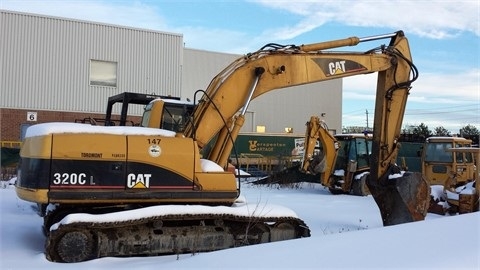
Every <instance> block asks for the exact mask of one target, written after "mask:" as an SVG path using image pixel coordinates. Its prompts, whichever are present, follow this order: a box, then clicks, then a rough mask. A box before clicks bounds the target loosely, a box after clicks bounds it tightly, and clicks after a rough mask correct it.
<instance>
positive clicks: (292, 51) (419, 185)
mask: <svg viewBox="0 0 480 270" xmlns="http://www.w3.org/2000/svg"><path fill="white" fill-rule="evenodd" d="M379 39H390V43H389V44H388V45H387V46H384V45H382V46H380V47H378V48H376V49H372V50H370V51H367V52H362V53H359V52H335V51H330V49H334V48H339V47H345V46H355V45H357V44H358V43H360V42H366V41H373V40H379ZM373 72H377V73H378V80H377V90H376V102H375V103H376V105H375V117H374V134H373V145H372V155H371V166H372V168H371V172H370V176H369V180H368V183H367V185H368V187H369V189H370V192H371V193H372V195H373V196H374V198H375V201H376V203H377V205H378V206H379V208H380V212H381V214H382V218H383V221H384V225H393V224H399V223H404V222H410V221H415V220H423V218H424V217H425V215H426V213H427V209H428V201H429V186H428V184H427V183H426V181H425V180H424V179H423V178H422V177H421V175H420V174H415V173H406V174H405V175H403V176H402V177H398V175H396V174H397V173H400V170H399V168H398V167H397V166H396V165H395V159H396V156H397V152H398V148H399V146H400V145H399V143H398V138H399V136H400V131H401V124H402V121H403V115H404V112H405V107H406V102H407V97H408V95H409V92H410V88H411V83H412V82H414V81H415V80H416V79H417V77H418V71H417V68H416V67H415V65H414V64H413V62H412V57H411V54H410V48H409V45H408V40H407V38H406V37H405V35H404V33H403V32H402V31H398V32H395V33H392V34H386V35H379V36H372V37H366V38H357V37H351V38H346V39H341V40H334V41H328V42H322V43H316V44H310V45H302V46H293V45H291V46H279V45H275V44H269V46H268V45H267V46H265V47H263V48H262V49H260V50H259V51H257V52H254V53H251V54H247V55H245V56H243V57H241V58H239V59H237V60H236V61H234V62H233V63H232V64H230V65H229V66H228V67H227V68H225V69H224V70H223V71H222V72H220V73H219V74H218V75H217V76H216V77H215V78H214V79H213V80H212V82H211V83H210V85H209V86H208V88H207V90H206V91H205V92H204V94H203V97H202V98H201V100H200V101H199V104H198V105H197V107H196V108H195V110H194V114H193V121H191V122H190V124H189V125H187V127H186V131H185V135H186V136H187V137H192V138H194V139H195V140H196V141H197V143H198V145H199V147H200V148H202V147H203V146H205V145H206V144H207V143H208V142H209V141H210V140H212V138H213V137H214V136H215V135H217V134H219V135H218V137H217V138H216V140H217V142H216V143H215V144H214V146H213V150H212V152H211V155H210V156H209V159H210V160H213V161H215V162H216V163H218V164H219V165H220V166H222V167H226V165H227V159H228V156H229V155H230V152H231V150H232V146H233V142H234V141H235V139H236V136H237V135H238V133H239V132H240V128H241V126H242V125H243V122H244V121H245V120H244V113H245V112H246V109H247V107H248V105H249V103H250V101H251V100H252V99H254V98H256V97H258V96H260V95H263V94H265V93H267V92H269V91H272V90H276V89H279V88H285V87H290V86H296V85H302V84H307V83H314V82H320V81H325V80H331V79H338V78H344V77H350V76H355V75H361V74H367V73H373ZM237 112H240V113H238V114H237ZM212 153H213V154H212ZM390 175H396V176H394V177H396V178H394V177H392V176H390ZM393 179H395V180H393Z"/></svg>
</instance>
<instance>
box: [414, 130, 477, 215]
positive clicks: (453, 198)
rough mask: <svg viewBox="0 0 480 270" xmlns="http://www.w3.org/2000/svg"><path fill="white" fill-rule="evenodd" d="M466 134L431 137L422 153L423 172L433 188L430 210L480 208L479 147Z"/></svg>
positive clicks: (470, 209)
mask: <svg viewBox="0 0 480 270" xmlns="http://www.w3.org/2000/svg"><path fill="white" fill-rule="evenodd" d="M471 144H472V141H471V140H469V139H465V138H462V137H429V138H427V139H426V141H425V143H424V145H423V149H422V154H421V162H422V173H423V175H424V176H425V178H426V180H427V181H428V182H429V184H430V186H431V188H432V192H431V194H432V200H431V205H430V208H429V212H432V213H437V214H445V213H446V212H448V213H451V214H452V213H469V212H473V211H478V199H479V192H478V185H477V184H476V181H477V180H478V170H479V169H478V168H479V166H478V161H479V160H478V159H479V156H478V155H479V148H478V147H477V148H475V147H472V146H471ZM475 162H477V164H475Z"/></svg>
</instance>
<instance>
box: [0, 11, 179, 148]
mask: <svg viewBox="0 0 480 270" xmlns="http://www.w3.org/2000/svg"><path fill="white" fill-rule="evenodd" d="M0 37H1V38H0V59H1V61H0V63H1V68H0V78H1V79H0V109H2V110H1V111H0V112H1V113H2V115H0V120H1V132H0V140H1V141H5V140H16V139H18V138H19V136H20V129H19V127H20V126H21V125H23V124H33V123H35V121H30V122H27V121H26V115H25V114H26V112H25V111H23V110H28V111H30V112H38V116H39V119H38V122H41V121H43V120H44V119H42V118H41V116H43V114H44V111H52V112H54V113H53V114H54V115H56V116H57V117H54V118H52V119H58V120H59V121H63V119H71V118H72V117H70V116H68V115H69V114H70V113H78V114H83V113H85V114H104V113H105V106H106V104H107V100H108V97H109V96H112V95H115V94H118V93H122V92H125V91H129V92H140V93H155V94H159V95H172V96H180V95H181V90H182V89H181V83H182V82H181V77H182V59H183V37H182V35H181V34H172V33H165V32H158V31H152V30H143V29H136V28H127V27H121V26H115V25H107V24H100V23H95V22H86V21H79V20H71V19H63V18H57V17H49V16H43V15H34V14H27V13H19V12H11V11H5V10H0ZM91 60H100V61H109V62H114V63H116V65H117V69H116V78H117V85H116V87H108V86H94V85H90V68H91V66H90V63H91ZM5 109H13V110H17V111H14V112H12V111H10V110H8V112H7V111H6V110H5ZM115 112H117V111H115ZM133 112H134V113H135V114H137V115H140V114H141V108H138V109H137V110H135V111H133ZM7 113H8V115H3V114H7ZM63 114H65V115H63ZM47 119H50V118H47ZM12 129H13V130H12ZM15 130H16V131H15Z"/></svg>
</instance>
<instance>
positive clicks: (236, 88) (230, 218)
mask: <svg viewBox="0 0 480 270" xmlns="http://www.w3.org/2000/svg"><path fill="white" fill-rule="evenodd" d="M381 39H389V40H390V42H389V44H388V45H381V46H379V47H377V48H374V49H372V50H369V51H366V52H335V51H330V49H334V48H341V47H347V46H355V45H357V44H359V43H361V42H367V41H375V40H381ZM372 72H378V83H377V93H376V96H377V99H376V107H375V120H374V134H373V146H372V163H371V164H372V165H373V166H372V167H371V173H370V176H369V179H368V183H367V184H368V187H369V190H370V192H371V193H372V195H373V197H374V199H375V201H376V203H377V205H378V207H379V209H380V212H381V215H382V219H383V223H384V225H393V224H400V223H404V222H411V221H417V220H422V219H424V216H425V214H426V208H427V207H426V206H427V205H428V200H429V188H428V185H426V183H425V181H424V180H423V179H422V178H421V177H420V176H418V175H414V174H410V175H405V174H404V175H399V174H397V172H398V171H397V167H396V166H395V165H394V162H393V161H394V159H395V157H396V153H397V150H398V149H397V146H398V145H397V138H398V136H399V132H400V126H401V123H402V119H403V114H404V109H405V105H406V101H407V96H408V94H409V91H410V88H411V83H412V82H413V81H415V79H416V78H417V69H416V67H415V66H414V65H413V63H412V60H411V55H410V50H409V46H408V41H407V38H406V37H405V36H404V33H403V32H402V31H398V32H395V33H391V34H386V35H379V36H372V37H366V38H357V37H350V38H346V39H340V40H333V41H327V42H321V43H315V44H309V45H301V46H295V45H288V46H281V45H278V44H268V45H266V46H264V47H263V48H261V49H260V50H258V51H256V52H254V53H250V54H247V55H245V56H242V57H240V58H238V59H237V60H235V61H234V62H232V63H231V64H230V65H229V66H227V67H226V68H225V69H224V70H223V71H221V72H220V73H219V74H218V75H217V76H216V77H214V78H213V80H212V82H211V83H210V85H209V86H208V88H207V89H206V90H205V91H203V95H202V98H201V99H200V100H199V102H198V104H193V107H189V106H190V105H183V104H179V103H181V102H180V101H178V100H172V99H155V100H153V101H152V102H151V103H149V105H147V106H146V109H145V113H144V116H143V119H142V126H141V127H126V126H115V127H112V126H102V127H101V126H91V125H85V124H74V123H47V124H38V125H34V126H32V127H30V128H29V129H28V130H27V134H26V138H25V140H24V143H23V146H22V149H21V153H20V156H21V166H20V176H19V179H18V182H17V186H16V192H17V195H18V197H20V198H21V199H23V200H27V201H31V202H34V203H37V204H38V205H39V206H40V209H44V210H45V211H40V212H42V213H43V214H44V227H45V231H46V233H47V243H46V255H47V258H48V259H49V260H52V261H59V262H77V261H85V260H89V259H94V258H98V257H105V256H137V255H159V254H175V253H188V252H201V251H212V250H219V249H225V248H231V247H236V246H242V245H249V244H258V243H267V242H272V241H279V240H288V239H294V238H301V237H308V236H309V235H310V230H309V228H308V227H307V226H306V224H305V223H304V222H303V221H302V220H301V219H300V218H298V217H297V216H296V215H295V213H293V211H291V210H289V209H285V208H284V207H280V206H271V205H266V206H262V209H268V211H267V212H263V211H253V212H252V211H245V210H246V209H252V206H250V207H248V205H247V206H246V203H245V202H241V201H238V198H239V195H240V185H239V182H238V180H237V179H236V177H235V175H234V174H233V173H231V172H229V171H228V170H226V168H227V160H228V156H229V154H230V152H231V149H232V145H233V142H234V141H235V138H236V136H237V135H238V133H239V130H240V128H241V126H242V124H243V122H244V114H245V113H246V111H247V108H248V105H249V103H250V101H251V100H252V99H254V98H257V97H258V96H260V95H262V94H264V93H267V92H269V91H271V90H276V89H279V88H285V87H288V86H294V85H301V84H307V83H314V82H319V81H325V80H330V79H338V78H343V77H348V76H355V75H360V74H367V73H372ZM410 75H413V76H412V78H410ZM194 100H196V99H195V98H194ZM188 108H192V109H193V112H192V113H191V115H189V114H188V113H187V112H188ZM238 112H239V113H238ZM211 140H214V141H215V143H214V144H213V147H212V149H211V151H209V153H208V155H207V154H206V153H205V155H203V156H202V152H201V151H202V150H204V149H202V148H204V147H205V146H206V145H207V143H209V142H210V141H211ZM425 203H426V204H425ZM253 209H255V207H253Z"/></svg>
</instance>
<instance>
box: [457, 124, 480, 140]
mask: <svg viewBox="0 0 480 270" xmlns="http://www.w3.org/2000/svg"><path fill="white" fill-rule="evenodd" d="M479 134H480V132H479V131H478V129H477V128H476V127H475V126H472V125H470V124H468V125H466V126H464V127H463V128H461V129H460V136H462V137H463V136H471V135H479Z"/></svg>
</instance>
